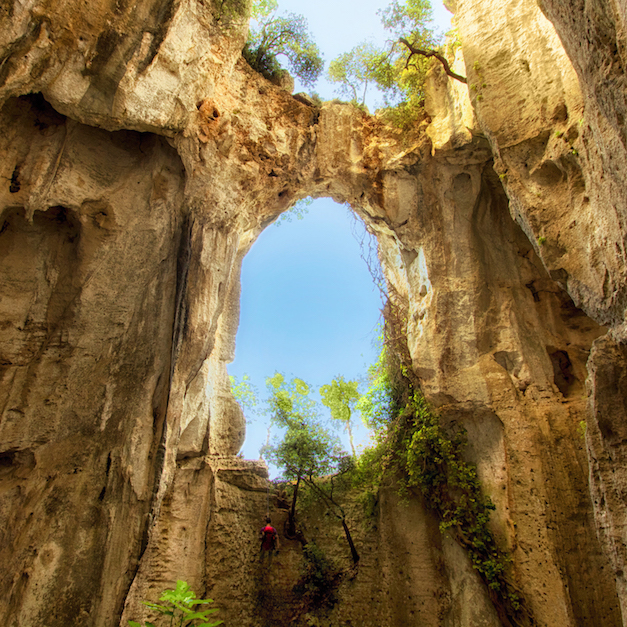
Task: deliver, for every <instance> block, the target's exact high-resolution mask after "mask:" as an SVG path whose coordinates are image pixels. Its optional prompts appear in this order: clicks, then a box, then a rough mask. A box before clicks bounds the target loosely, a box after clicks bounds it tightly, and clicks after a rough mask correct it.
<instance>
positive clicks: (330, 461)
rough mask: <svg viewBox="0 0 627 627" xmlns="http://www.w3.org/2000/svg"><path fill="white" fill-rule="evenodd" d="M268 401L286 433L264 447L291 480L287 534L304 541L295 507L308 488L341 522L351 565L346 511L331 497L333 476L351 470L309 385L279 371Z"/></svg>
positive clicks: (270, 386) (273, 417) (354, 554)
mask: <svg viewBox="0 0 627 627" xmlns="http://www.w3.org/2000/svg"><path fill="white" fill-rule="evenodd" d="M266 384H267V387H268V391H269V392H270V397H269V400H268V408H269V413H270V416H271V420H272V422H273V424H274V425H276V426H278V427H280V428H282V429H283V430H284V433H283V437H282V439H280V440H279V441H278V442H277V443H275V444H273V445H270V446H267V447H265V453H266V455H267V457H268V459H269V460H270V461H272V462H273V463H274V464H276V466H277V467H279V468H282V469H283V476H284V477H285V478H286V479H288V480H291V481H293V482H294V488H293V492H292V503H291V507H290V512H289V515H288V529H287V532H288V535H291V536H292V537H296V538H298V539H299V540H300V541H301V543H302V544H303V545H306V544H307V541H306V540H305V538H304V537H303V535H302V533H300V532H298V531H297V529H296V503H297V499H298V494H299V488H300V485H301V483H305V484H307V486H308V487H309V488H310V489H312V490H313V491H314V492H315V493H316V494H317V495H318V496H319V497H321V498H322V499H323V500H324V502H325V503H326V504H327V506H328V507H329V509H330V511H332V513H333V514H334V515H335V516H336V517H337V518H338V519H339V520H340V521H341V523H342V527H343V529H344V534H345V536H346V540H347V542H348V545H349V547H350V550H351V555H352V557H353V561H354V562H355V563H357V562H358V561H359V554H358V553H357V550H356V548H355V544H354V542H353V539H352V537H351V534H350V530H349V528H348V524H347V523H346V513H345V511H344V509H343V508H342V506H341V505H340V503H339V502H338V501H337V499H336V498H335V496H334V494H333V489H334V477H335V476H337V475H338V474H343V473H345V472H346V471H347V470H348V469H349V464H347V456H346V454H345V453H344V451H343V450H342V447H341V445H340V442H339V440H338V439H337V437H335V436H333V435H332V434H331V433H330V432H329V430H328V429H326V428H325V427H324V426H323V425H322V423H321V421H320V417H319V412H318V410H317V404H316V403H315V401H313V400H312V399H311V398H310V397H309V392H310V389H311V388H310V387H309V385H308V384H307V383H305V382H304V381H303V380H302V379H298V378H294V379H292V380H291V381H289V382H287V381H286V380H285V377H284V376H283V375H282V374H280V373H275V374H274V376H272V377H270V378H268V379H267V380H266Z"/></svg>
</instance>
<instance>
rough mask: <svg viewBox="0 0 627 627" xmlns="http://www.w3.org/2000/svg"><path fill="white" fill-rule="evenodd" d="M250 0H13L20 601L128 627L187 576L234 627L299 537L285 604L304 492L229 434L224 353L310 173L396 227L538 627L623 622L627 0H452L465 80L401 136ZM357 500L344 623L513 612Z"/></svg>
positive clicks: (3, 580)
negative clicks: (293, 515)
mask: <svg viewBox="0 0 627 627" xmlns="http://www.w3.org/2000/svg"><path fill="white" fill-rule="evenodd" d="M232 6H233V3H228V2H225V3H220V2H217V1H216V2H213V3H209V2H202V1H201V0H197V1H196V0H179V1H170V0H163V1H160V2H157V1H156V0H143V1H142V2H139V3H134V4H129V5H125V4H123V3H116V4H114V3H107V2H99V3H96V4H94V3H92V4H90V5H89V7H88V6H87V5H81V4H80V3H77V2H74V1H73V0H67V1H64V2H59V3H55V6H54V8H53V9H52V8H50V7H49V5H48V4H46V3H44V2H37V0H34V1H33V2H29V3H17V2H15V3H12V2H6V3H4V4H3V5H2V7H1V9H2V13H1V14H0V58H1V59H2V61H1V63H0V103H1V105H2V109H1V113H0V127H1V128H2V130H3V132H2V135H1V136H0V143H1V145H2V151H1V153H0V154H2V159H1V160H0V168H1V176H2V181H3V184H2V185H1V186H0V203H1V204H0V258H1V260H2V263H1V264H0V268H1V269H0V295H1V297H0V322H1V324H0V342H1V344H0V399H1V400H0V410H1V414H0V486H1V487H0V529H1V530H2V531H1V532H0V560H1V561H2V564H3V569H2V573H1V574H0V620H1V622H2V623H3V624H5V625H8V626H11V627H18V626H28V627H31V626H32V627H37V626H43V625H45V626H46V627H56V626H59V627H60V626H64V627H65V626H69V625H78V624H81V625H94V626H99V627H100V626H102V627H105V626H106V627H109V626H113V625H118V624H126V621H127V619H129V618H133V619H138V618H139V617H140V616H141V614H142V611H143V609H142V606H141V604H140V601H141V600H142V599H144V598H146V597H147V596H152V595H153V594H154V593H156V592H157V591H159V590H161V589H162V588H163V587H166V586H169V585H171V584H172V583H174V581H175V580H176V579H177V578H184V579H187V580H188V581H189V582H190V584H192V586H193V587H194V588H195V589H196V591H197V592H199V593H200V594H204V593H207V594H208V595H211V596H214V597H215V598H216V599H217V600H218V602H219V604H220V605H222V606H223V613H224V614H223V617H224V618H225V619H226V621H227V624H229V623H230V624H238V625H242V626H246V625H250V626H251V627H252V626H255V627H256V626H257V625H269V624H283V623H281V621H287V620H288V619H290V618H293V607H290V605H289V604H288V603H286V600H287V601H289V600H290V599H291V596H290V595H291V594H292V587H293V585H294V583H295V582H296V580H297V578H298V568H299V566H298V564H299V559H300V558H299V550H298V547H297V546H295V545H294V546H292V545H290V544H289V543H287V544H286V547H285V551H284V554H283V555H282V556H281V558H280V566H281V569H280V570H279V569H276V568H275V570H274V571H273V572H274V573H275V575H276V576H277V577H278V579H277V580H276V581H275V590H274V592H272V593H271V595H270V596H268V594H270V593H268V591H267V588H266V586H264V585H263V581H262V576H261V575H260V573H259V572H258V564H257V561H256V549H257V547H256V530H257V527H258V526H259V523H260V520H261V517H262V516H263V514H264V513H265V510H266V506H267V505H266V504H267V503H268V502H269V501H270V502H271V506H272V507H273V508H275V509H273V511H274V512H275V513H274V515H275V518H276V520H278V521H280V520H282V517H284V516H285V513H284V511H283V510H282V509H281V502H280V499H278V500H275V496H272V498H271V499H270V496H269V493H268V492H267V482H266V479H265V475H264V470H263V468H262V467H260V466H259V465H258V464H256V463H253V462H246V461H244V460H240V459H239V458H237V457H236V455H237V452H238V450H239V448H240V446H241V443H242V440H243V435H244V422H243V418H242V415H241V411H240V409H239V407H238V406H237V404H236V403H235V401H234V400H233V398H232V396H231V394H230V391H229V387H228V382H227V377H226V364H227V363H228V362H229V361H230V360H231V359H232V355H233V349H234V341H235V340H234V338H235V333H236V330H237V321H238V307H239V269H240V266H241V261H242V259H243V257H244V256H245V254H246V252H247V251H248V250H249V248H250V246H251V245H252V243H253V242H254V240H255V239H256V237H257V236H258V235H259V233H260V232H261V231H262V230H263V229H264V228H265V227H266V226H267V225H268V224H270V223H271V222H272V221H273V220H274V219H275V218H276V217H277V216H278V215H280V213H281V212H282V211H284V210H286V209H287V208H289V207H290V206H291V205H292V204H293V203H294V201H296V200H298V199H299V198H303V197H305V196H308V195H311V196H314V197H321V196H329V197H332V198H334V199H335V200H337V201H338V202H347V203H350V204H351V206H352V207H353V209H354V210H355V212H356V213H357V214H358V215H359V216H360V217H361V218H362V219H363V220H364V221H365V223H366V225H367V226H368V228H369V229H370V230H371V231H372V232H373V233H374V234H375V235H376V236H377V239H378V244H379V255H380V258H381V261H382V264H383V268H384V272H385V274H386V277H387V279H388V281H389V283H390V285H391V286H393V288H394V292H395V294H396V295H397V298H398V299H399V302H400V303H401V304H402V306H403V307H404V308H405V309H406V311H407V314H408V316H407V318H408V328H407V340H408V347H409V349H410V353H411V356H412V360H413V366H414V370H415V372H416V374H417V376H418V377H419V378H420V380H421V383H422V386H423V390H424V392H425V395H426V396H427V397H428V399H429V400H430V401H431V403H432V404H433V405H434V406H436V407H438V409H439V411H440V413H441V415H442V417H443V419H444V420H445V421H449V422H454V423H457V424H460V425H463V426H464V427H465V428H466V430H467V432H468V435H469V447H468V456H469V458H470V459H471V460H472V461H474V462H475V463H476V465H477V468H478V471H479V474H480V476H481V478H482V481H483V484H484V486H485V489H486V491H487V492H488V493H489V495H490V496H491V498H492V500H493V501H494V503H495V505H496V507H497V509H496V511H495V515H494V517H493V521H492V525H493V529H494V532H495V534H496V535H497V537H498V538H499V541H500V542H501V543H502V544H503V545H504V546H507V547H508V548H509V550H510V552H511V555H512V558H513V574H514V576H515V577H516V580H517V584H518V586H519V587H520V589H521V592H522V594H523V595H524V597H525V599H526V602H527V605H528V607H529V608H530V610H531V612H532V614H533V617H534V620H535V623H536V624H538V625H547V626H548V625H551V626H554V625H573V626H574V625H589V626H593V625H599V624H602V625H604V626H608V627H609V626H613V625H622V624H625V620H624V619H623V618H622V616H623V615H627V613H626V612H627V608H625V607H624V604H625V602H626V601H627V590H626V588H625V576H624V567H625V559H626V557H627V556H626V555H625V548H624V546H625V542H624V536H625V525H626V523H625V521H626V513H625V499H624V496H623V492H624V484H625V481H624V479H623V475H624V472H623V470H622V468H623V466H624V464H622V460H623V458H624V440H625V438H624V437H623V435H622V434H623V431H624V429H625V427H624V424H625V418H626V417H625V405H626V400H625V385H624V382H625V381H624V379H625V374H624V373H625V367H626V361H627V358H626V351H625V343H624V342H625V327H624V319H625V311H624V310H625V290H626V289H627V281H626V280H625V252H624V251H625V211H626V206H627V204H626V202H625V190H624V183H623V179H624V173H625V171H626V167H625V158H626V157H625V139H624V138H625V131H624V116H625V109H626V107H625V103H624V102H623V98H624V89H623V87H624V85H623V82H624V72H623V69H622V68H623V65H622V63H623V62H622V59H623V56H624V41H623V39H624V24H623V19H622V14H621V13H620V12H619V11H618V9H617V10H616V11H614V10H613V9H612V10H610V9H608V8H607V7H601V6H600V5H595V4H591V3H588V4H586V5H584V4H583V3H581V4H578V3H565V2H562V3H560V2H557V1H555V2H553V1H552V0H550V1H547V2H546V3H544V4H543V6H542V10H543V11H544V13H542V12H541V11H540V9H539V8H538V7H537V6H536V5H535V3H533V2H531V0H517V1H514V0H512V1H511V2H507V3H506V4H505V5H503V4H502V3H501V4H500V5H499V7H498V9H495V8H494V6H492V5H490V4H489V3H488V2H484V1H481V2H479V1H478V0H474V1H471V0H459V2H458V4H457V9H456V11H457V22H458V28H459V33H460V38H461V50H460V51H459V53H458V58H457V61H456V67H457V68H458V71H462V72H463V73H465V74H466V76H467V77H468V85H467V86H466V85H462V84H461V83H459V82H455V81H452V80H451V79H448V78H447V77H446V76H445V75H444V74H443V73H442V72H441V71H439V70H438V69H437V68H434V70H433V72H432V74H431V76H430V78H429V82H428V85H427V92H428V93H427V100H426V114H425V117H424V119H423V120H420V121H418V122H417V123H416V125H415V128H413V129H412V131H411V132H401V131H399V130H398V129H395V128H392V127H389V126H386V124H385V123H384V122H383V121H382V119H380V118H378V117H376V116H373V117H371V116H368V115H366V114H364V113H362V112H360V111H358V110H356V109H354V108H352V107H351V106H348V105H342V104H329V103H327V104H325V105H323V106H322V107H321V108H316V107H312V106H310V105H309V104H307V102H306V101H303V99H295V98H293V97H292V96H291V95H290V94H289V93H288V92H286V91H284V90H281V89H280V88H278V87H276V86H273V85H271V84H269V83H268V82H266V81H265V80H264V79H262V78H261V77H260V76H259V75H257V74H256V73H255V72H253V71H252V70H251V69H250V68H249V67H248V66H247V65H246V64H245V63H244V61H243V60H242V59H241V56H240V50H241V47H242V43H243V41H244V39H245V30H246V24H245V21H244V20H243V19H242V18H241V17H238V13H237V11H236V10H233V9H232ZM547 18H548V19H547ZM549 20H550V21H549ZM584 24H585V28H583V27H582V25H584ZM586 425H587V426H586ZM360 511H361V510H360V509H359V507H358V506H357V505H356V504H354V506H353V507H352V509H351V524H352V525H354V528H355V530H356V531H355V533H356V537H357V539H358V542H359V544H360V546H362V547H364V548H363V560H362V564H361V565H360V567H359V570H358V571H357V572H355V573H354V574H353V577H352V578H346V579H345V581H343V582H342V585H341V587H340V588H339V590H338V598H339V601H338V603H337V604H336V606H335V607H334V608H333V609H332V610H329V611H328V613H327V615H326V618H325V620H326V621H327V622H326V623H325V624H329V625H335V624H337V625H348V624H351V621H352V622H353V623H354V622H356V621H357V620H359V621H360V622H361V623H362V624H363V625H364V627H368V626H369V625H373V626H374V625H382V624H387V625H395V626H401V625H413V624H418V623H419V624H421V625H422V624H426V625H434V626H435V625H447V626H449V625H451V626H452V625H463V626H466V625H474V624H482V625H499V624H502V623H501V620H500V618H499V617H498V615H497V614H496V613H495V610H494V608H493V607H492V605H491V604H490V602H489V597H488V593H487V591H486V590H485V589H484V587H483V585H482V584H481V582H480V580H479V579H478V577H477V576H476V573H475V572H474V571H473V570H472V568H471V567H470V565H469V564H468V560H467V557H466V556H465V554H464V552H463V550H462V549H461V548H460V547H459V546H457V545H456V544H455V543H454V542H453V541H452V540H451V538H450V537H448V536H447V535H446V534H441V533H440V532H439V530H438V527H437V521H436V520H435V518H434V516H433V514H431V513H429V512H428V511H426V510H425V508H424V507H423V505H422V503H421V502H420V500H419V499H416V500H414V501H412V503H411V504H410V506H409V508H408V509H403V507H402V506H399V504H398V503H397V502H396V497H395V495H394V493H393V491H392V490H384V491H383V492H382V494H381V495H380V500H379V507H378V510H377V518H376V520H374V521H373V520H370V521H368V520H364V518H363V514H361V513H360ZM320 516H321V514H320V512H316V511H312V512H311V515H310V517H309V518H308V519H307V524H308V530H309V533H310V534H312V535H313V536H315V537H316V538H317V539H318V540H319V542H320V543H321V545H324V546H325V548H326V549H327V551H329V552H330V553H331V554H333V556H334V558H335V559H336V561H337V563H339V564H345V563H346V560H347V556H346V554H345V553H342V549H341V548H338V545H337V542H336V541H335V540H334V538H336V537H337V530H335V529H334V528H333V527H332V526H331V527H329V529H327V528H326V527H325V525H322V524H321V523H320ZM399 563H402V567H399ZM346 565H347V563H346ZM275 566H276V564H275ZM278 573H281V574H280V575H279V574H278ZM273 576H274V575H273ZM272 595H274V596H272ZM268 607H273V608H278V610H277V612H278V613H279V615H280V616H281V621H279V622H277V618H276V616H275V617H274V618H272V617H271V615H270V612H269V611H268ZM314 618H315V617H310V620H311V621H313V620H314Z"/></svg>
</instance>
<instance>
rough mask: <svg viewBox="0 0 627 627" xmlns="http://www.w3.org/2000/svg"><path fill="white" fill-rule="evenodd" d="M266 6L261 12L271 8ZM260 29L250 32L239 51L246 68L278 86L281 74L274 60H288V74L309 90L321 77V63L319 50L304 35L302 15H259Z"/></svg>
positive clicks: (305, 27) (305, 24) (273, 13)
mask: <svg viewBox="0 0 627 627" xmlns="http://www.w3.org/2000/svg"><path fill="white" fill-rule="evenodd" d="M271 6H272V5H271V4H270V3H268V4H267V5H266V6H265V7H264V9H263V11H268V10H269V9H270V8H271ZM258 20H259V28H258V29H257V28H251V29H250V32H249V35H248V41H247V42H246V46H245V47H244V50H243V51H242V55H243V56H244V59H246V61H247V62H248V63H249V65H250V66H251V67H252V68H253V69H255V70H257V71H258V72H259V73H260V74H262V75H263V76H265V77H266V78H267V79H268V80H270V81H272V82H277V81H278V79H279V78H280V76H281V73H282V72H284V70H282V69H281V64H280V63H279V60H278V58H277V57H279V56H283V57H285V58H286V59H287V63H288V69H289V71H290V72H291V73H292V74H294V75H295V76H298V77H299V78H300V79H301V81H302V82H303V83H304V84H305V85H308V86H312V85H313V84H314V83H315V82H316V81H317V80H318V77H319V76H320V74H321V73H322V68H323V65H324V62H323V60H322V57H321V56H320V50H319V49H318V46H317V45H316V44H315V43H314V42H313V40H312V39H311V36H310V35H309V32H308V31H307V20H305V18H304V17H303V16H302V15H295V14H293V13H288V14H287V15H286V16H285V17H282V16H278V15H276V13H275V12H271V13H265V15H264V14H263V12H259V13H258Z"/></svg>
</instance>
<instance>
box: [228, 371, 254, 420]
mask: <svg viewBox="0 0 627 627" xmlns="http://www.w3.org/2000/svg"><path fill="white" fill-rule="evenodd" d="M229 382H230V384H231V392H232V393H233V396H234V397H235V400H236V401H237V402H238V403H239V404H240V406H241V407H242V409H243V410H244V411H245V412H246V413H248V414H256V413H257V407H258V405H259V401H258V400H257V397H258V394H257V388H256V387H255V386H254V385H253V384H252V382H251V380H250V377H249V376H248V375H247V374H245V375H244V376H243V377H242V380H241V381H238V380H237V377H234V376H233V375H229Z"/></svg>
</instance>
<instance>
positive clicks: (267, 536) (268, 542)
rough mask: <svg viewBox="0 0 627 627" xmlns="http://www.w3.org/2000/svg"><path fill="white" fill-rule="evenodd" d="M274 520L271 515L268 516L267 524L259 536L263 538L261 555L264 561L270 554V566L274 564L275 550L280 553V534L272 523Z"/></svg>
mask: <svg viewBox="0 0 627 627" xmlns="http://www.w3.org/2000/svg"><path fill="white" fill-rule="evenodd" d="M271 522H272V521H271V520H270V517H269V516H267V517H266V526H265V527H263V529H262V530H261V532H260V533H259V538H260V540H261V552H260V557H261V561H262V562H263V561H264V560H265V558H266V555H267V556H268V566H270V565H271V564H272V555H273V554H274V552H276V553H277V554H278V553H279V534H278V533H277V531H276V529H275V528H274V527H273V526H272V525H271V524H270V523H271Z"/></svg>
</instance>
